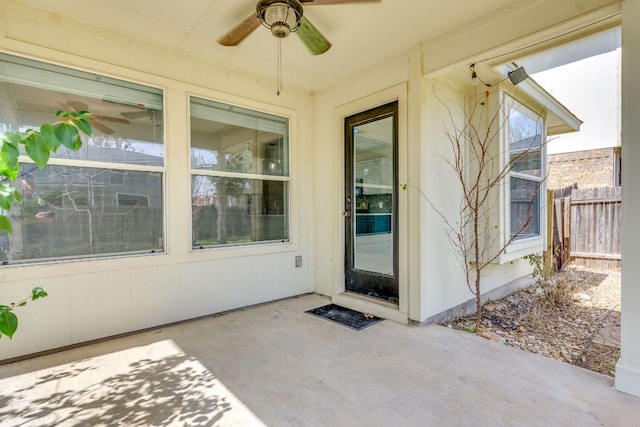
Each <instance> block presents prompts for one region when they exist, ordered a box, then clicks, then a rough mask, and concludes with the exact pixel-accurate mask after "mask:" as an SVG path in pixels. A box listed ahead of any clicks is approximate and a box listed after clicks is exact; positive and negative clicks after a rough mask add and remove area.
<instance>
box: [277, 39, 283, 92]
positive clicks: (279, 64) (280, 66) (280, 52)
mask: <svg viewBox="0 0 640 427" xmlns="http://www.w3.org/2000/svg"><path fill="white" fill-rule="evenodd" d="M281 90H282V39H281V38H279V39H278V91H277V93H276V94H277V95H278V96H280V91H281Z"/></svg>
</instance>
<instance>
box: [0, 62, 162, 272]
mask: <svg viewBox="0 0 640 427" xmlns="http://www.w3.org/2000/svg"><path fill="white" fill-rule="evenodd" d="M162 102H163V101H162V91H161V90H159V89H155V88H150V87H147V86H143V85H139V84H135V83H130V82H126V81H122V80H118V79H114V78H110V77H107V76H101V75H97V74H92V73H87V72H83V71H78V70H73V69H69V68H65V67H61V66H56V65H52V64H47V63H43V62H38V61H33V60H29V59H25V58H20V57H16V56H12V55H6V54H0V132H6V131H15V130H24V129H28V128H38V127H40V125H41V124H42V123H46V122H52V121H55V120H56V116H55V113H56V111H58V110H65V111H73V110H77V111H79V110H88V111H90V112H91V113H92V119H91V124H92V127H93V135H92V136H91V137H83V146H82V148H81V149H80V151H77V152H74V151H69V150H67V149H66V148H64V147H61V148H60V149H59V150H58V152H57V153H56V154H52V160H51V162H50V165H49V166H47V167H45V169H44V170H42V171H41V170H38V168H37V167H36V166H35V165H34V164H33V163H31V161H30V159H29V158H28V157H27V156H21V159H20V160H21V172H20V175H19V176H18V178H17V179H16V181H15V184H14V185H15V186H16V188H17V189H18V190H19V191H20V192H21V193H22V195H23V198H24V200H23V202H22V203H21V204H18V205H16V206H15V207H14V208H13V209H12V210H11V211H10V212H3V214H8V216H9V218H10V220H11V222H12V226H13V232H12V233H11V235H7V234H3V235H0V257H1V258H2V261H3V262H4V263H5V264H7V263H17V262H30V261H42V260H56V259H64V258H82V257H94V256H106V255H117V254H121V255H122V254H131V253H140V252H155V251H160V250H163V246H162V245H163V243H162V242H163V208H162V206H163V194H162V188H163V185H162V182H163V176H164V160H163V158H164V148H163V126H162Z"/></svg>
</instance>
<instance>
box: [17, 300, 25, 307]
mask: <svg viewBox="0 0 640 427" xmlns="http://www.w3.org/2000/svg"><path fill="white" fill-rule="evenodd" d="M25 305H27V302H26V301H22V302H21V303H20V304H18V307H24V306H25Z"/></svg>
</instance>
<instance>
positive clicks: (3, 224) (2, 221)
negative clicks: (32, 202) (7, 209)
mask: <svg viewBox="0 0 640 427" xmlns="http://www.w3.org/2000/svg"><path fill="white" fill-rule="evenodd" d="M0 231H6V232H7V233H9V234H11V221H9V218H7V217H6V216H4V215H0Z"/></svg>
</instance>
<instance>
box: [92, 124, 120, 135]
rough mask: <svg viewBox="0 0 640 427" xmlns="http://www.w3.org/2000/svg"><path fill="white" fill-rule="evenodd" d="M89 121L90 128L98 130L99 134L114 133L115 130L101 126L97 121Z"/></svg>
mask: <svg viewBox="0 0 640 427" xmlns="http://www.w3.org/2000/svg"><path fill="white" fill-rule="evenodd" d="M89 121H90V122H91V126H93V128H94V129H98V130H99V131H100V132H102V133H104V134H105V135H112V134H114V133H116V131H115V130H113V129H111V128H110V127H108V126H105V125H103V124H102V123H100V122H99V121H97V120H89Z"/></svg>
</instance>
